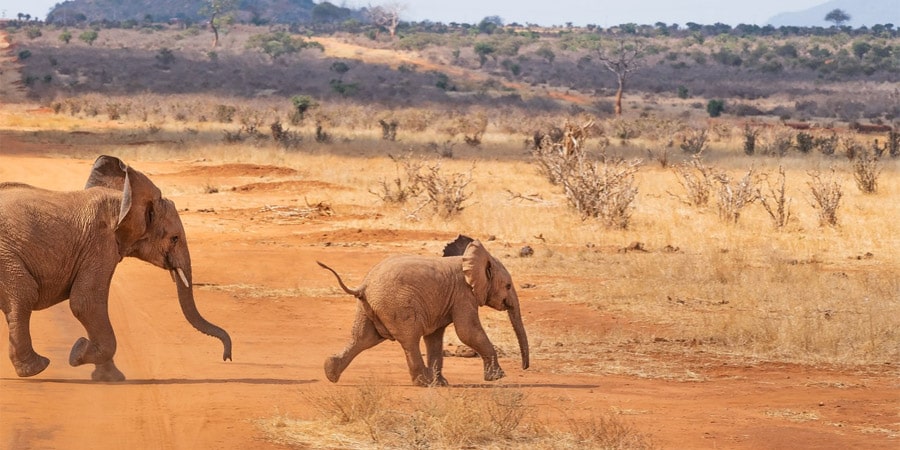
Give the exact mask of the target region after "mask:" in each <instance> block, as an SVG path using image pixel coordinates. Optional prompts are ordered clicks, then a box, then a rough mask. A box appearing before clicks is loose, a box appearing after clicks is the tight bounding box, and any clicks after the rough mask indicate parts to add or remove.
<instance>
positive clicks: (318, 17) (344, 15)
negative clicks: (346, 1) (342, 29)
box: [311, 2, 353, 23]
mask: <svg viewBox="0 0 900 450" xmlns="http://www.w3.org/2000/svg"><path fill="white" fill-rule="evenodd" d="M352 12H353V11H351V10H350V8H344V7H340V6H336V5H334V4H333V3H329V2H322V3H319V4H317V5H316V6H313V9H312V11H311V14H312V18H313V21H315V22H320V23H338V22H342V21H344V20H347V19H349V18H350V16H351V14H352Z"/></svg>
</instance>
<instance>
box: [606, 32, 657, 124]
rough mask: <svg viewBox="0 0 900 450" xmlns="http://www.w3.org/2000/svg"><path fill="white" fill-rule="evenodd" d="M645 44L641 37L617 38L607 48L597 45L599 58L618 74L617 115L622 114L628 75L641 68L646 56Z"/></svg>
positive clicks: (607, 67)
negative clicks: (623, 96)
mask: <svg viewBox="0 0 900 450" xmlns="http://www.w3.org/2000/svg"><path fill="white" fill-rule="evenodd" d="M644 48H645V44H644V42H643V41H641V40H639V39H636V38H635V39H631V40H628V39H625V38H616V39H615V44H614V45H613V46H612V47H611V48H609V49H607V48H604V47H603V45H599V44H598V45H597V47H596V51H597V59H598V60H599V61H600V64H602V65H603V67H605V68H606V69H607V70H609V71H610V72H612V73H614V74H615V75H616V81H617V82H618V85H619V86H618V89H617V90H616V115H617V116H621V115H622V95H623V94H624V93H625V84H626V81H628V77H629V76H631V74H632V73H634V72H635V71H636V70H638V69H640V68H641V62H642V59H643V58H644Z"/></svg>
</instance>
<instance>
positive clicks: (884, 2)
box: [769, 0, 900, 27]
mask: <svg viewBox="0 0 900 450" xmlns="http://www.w3.org/2000/svg"><path fill="white" fill-rule="evenodd" d="M834 9H840V10H843V11H844V12H846V13H847V14H849V15H850V20H849V21H848V22H847V23H846V25H849V26H851V27H861V26H867V27H871V26H872V25H879V24H881V25H885V24H889V23H891V24H895V25H896V24H900V2H898V1H897V0H867V1H864V2H860V1H856V0H831V1H828V2H826V3H823V4H821V5H819V6H814V7H812V8H809V9H805V10H803V11H795V12H786V13H782V14H778V15H776V16H774V17H772V18H771V19H769V24H770V25H772V26H776V27H779V26H797V27H812V26H822V27H826V26H830V25H832V24H831V22H828V21H826V20H825V15H827V14H828V13H829V12H831V11H832V10H834Z"/></svg>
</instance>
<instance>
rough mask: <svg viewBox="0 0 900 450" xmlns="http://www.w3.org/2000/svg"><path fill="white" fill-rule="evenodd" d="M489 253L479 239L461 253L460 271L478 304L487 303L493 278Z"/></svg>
mask: <svg viewBox="0 0 900 450" xmlns="http://www.w3.org/2000/svg"><path fill="white" fill-rule="evenodd" d="M493 270H494V269H493V267H491V255H490V254H489V253H488V251H487V250H485V248H484V247H483V246H482V245H481V242H479V241H472V242H471V243H469V245H468V246H467V247H466V251H465V253H463V260H462V271H463V275H465V277H466V283H468V285H469V286H470V287H471V288H472V292H473V293H474V294H475V299H476V300H477V301H478V304H479V305H480V306H483V305H484V304H486V303H487V300H488V292H489V291H490V287H491V280H492V279H493Z"/></svg>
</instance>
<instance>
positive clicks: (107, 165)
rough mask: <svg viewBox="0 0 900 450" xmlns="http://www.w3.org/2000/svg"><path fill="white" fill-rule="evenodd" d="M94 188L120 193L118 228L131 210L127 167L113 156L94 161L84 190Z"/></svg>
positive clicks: (101, 157)
mask: <svg viewBox="0 0 900 450" xmlns="http://www.w3.org/2000/svg"><path fill="white" fill-rule="evenodd" d="M96 186H100V187H105V188H109V189H114V190H117V191H121V192H122V203H121V205H120V207H119V217H118V220H117V221H116V226H118V225H119V224H121V223H122V221H123V220H124V219H125V216H127V215H128V211H130V210H131V180H129V179H128V166H127V165H125V163H124V162H122V160H121V159H119V158H116V157H114V156H107V155H102V156H100V157H99V158H97V160H96V161H94V167H93V168H91V175H90V176H89V177H88V180H87V183H85V185H84V188H85V189H90V188H92V187H96Z"/></svg>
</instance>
